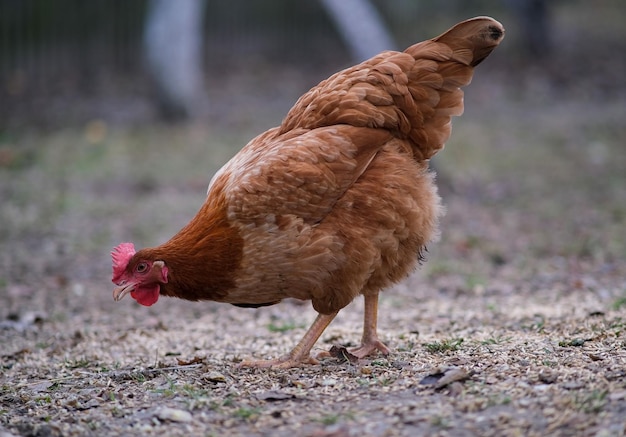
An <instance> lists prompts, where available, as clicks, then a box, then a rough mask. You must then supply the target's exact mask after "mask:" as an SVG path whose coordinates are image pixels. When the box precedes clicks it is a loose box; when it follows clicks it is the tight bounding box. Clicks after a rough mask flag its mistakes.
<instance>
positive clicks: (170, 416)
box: [154, 407, 193, 422]
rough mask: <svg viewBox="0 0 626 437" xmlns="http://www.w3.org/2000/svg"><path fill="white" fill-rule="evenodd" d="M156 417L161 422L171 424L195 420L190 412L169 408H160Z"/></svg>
mask: <svg viewBox="0 0 626 437" xmlns="http://www.w3.org/2000/svg"><path fill="white" fill-rule="evenodd" d="M154 415H155V416H156V417H157V418H159V419H160V420H169V421H171V422H191V420H192V419H193V417H192V416H191V414H190V413H189V412H188V411H185V410H178V409H176V408H169V407H161V408H159V409H158V410H157V411H156V412H155V414H154Z"/></svg>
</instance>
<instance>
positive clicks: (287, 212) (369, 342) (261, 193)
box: [112, 17, 504, 368]
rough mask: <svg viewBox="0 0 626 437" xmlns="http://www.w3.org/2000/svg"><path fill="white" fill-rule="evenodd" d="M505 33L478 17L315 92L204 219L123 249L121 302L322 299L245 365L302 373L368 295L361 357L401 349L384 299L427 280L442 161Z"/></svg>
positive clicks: (228, 179) (219, 184)
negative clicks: (424, 266) (466, 100)
mask: <svg viewBox="0 0 626 437" xmlns="http://www.w3.org/2000/svg"><path fill="white" fill-rule="evenodd" d="M503 37H504V28H503V27H502V25H501V24H500V23H498V22H497V21H495V20H493V19H492V18H489V17H477V18H473V19H470V20H467V21H463V22H461V23H459V24H457V25H456V26H454V27H452V28H451V29H450V30H448V31H447V32H445V33H444V34H442V35H441V36H439V37H437V38H434V39H432V40H428V41H424V42H422V43H418V44H416V45H413V46H411V47H409V48H408V49H407V50H405V51H404V52H393V51H390V52H383V53H381V54H379V55H377V56H375V57H373V58H371V59H369V60H367V61H365V62H363V63H361V64H359V65H356V66H354V67H351V68H348V69H346V70H343V71H340V72H338V73H336V74H334V75H333V76H331V77H330V78H329V79H327V80H325V81H323V82H321V83H320V84H319V85H317V86H315V87H314V88H312V89H311V90H310V91H308V92H307V93H306V94H304V95H303V96H302V97H301V98H300V99H299V100H298V101H297V102H296V104H295V105H294V107H293V108H292V109H291V110H290V111H289V113H288V114H287V116H286V118H285V119H284V121H283V123H282V124H281V125H280V126H278V127H276V128H273V129H270V130H268V131H267V132H265V133H263V134H261V135H259V136H258V137H256V138H254V139H253V140H252V141H250V142H249V143H248V144H247V145H246V146H245V147H244V148H243V149H242V150H241V151H240V152H239V153H238V154H237V155H235V156H234V157H233V158H232V159H231V160H230V161H229V162H228V163H227V164H226V165H224V167H223V168H222V169H221V170H219V171H218V172H217V173H216V174H215V176H214V177H213V179H212V180H211V182H210V184H209V188H208V193H207V197H206V200H205V202H204V204H203V205H202V207H201V208H200V210H199V212H198V213H197V214H196V216H195V217H194V218H193V219H192V220H191V221H190V222H189V224H187V225H186V226H185V227H184V228H183V229H181V230H180V231H179V232H178V233H177V234H176V235H174V236H173V237H172V238H171V239H170V240H169V241H167V242H166V243H164V244H162V245H160V246H157V247H153V248H146V249H142V250H139V251H137V252H135V248H134V246H133V244H132V243H122V244H120V245H118V246H117V247H116V248H115V249H114V250H113V252H112V258H113V282H114V283H115V284H116V285H117V287H116V288H115V289H114V291H113V297H114V299H115V300H116V301H119V300H120V299H122V298H123V297H124V296H126V295H128V294H130V295H131V296H132V297H133V298H134V299H135V300H136V301H137V302H138V303H140V304H141V305H152V304H154V303H155V302H156V301H157V300H158V299H159V297H160V296H172V297H178V298H181V299H187V300H191V301H200V300H212V301H217V302H225V303H230V304H233V305H237V306H241V307H261V306H266V305H274V304H277V303H279V302H280V301H281V300H283V299H285V298H296V299H301V300H310V301H312V305H313V308H314V309H315V311H317V313H318V316H317V318H316V319H315V321H314V322H313V324H312V326H311V327H310V328H309V330H308V331H307V332H306V334H305V335H304V337H303V338H302V340H301V341H300V342H299V343H298V344H297V345H296V346H295V347H294V348H293V349H292V350H291V352H290V353H288V354H287V355H285V356H283V357H280V358H276V359H270V360H260V361H244V362H243V363H242V365H244V366H257V367H270V366H276V367H282V368H288V367H294V366H300V365H302V364H304V363H317V362H318V361H317V359H316V358H313V357H312V356H311V355H310V352H311V349H312V347H313V345H314V344H315V343H316V341H317V340H318V338H319V337H320V335H321V334H322V332H323V331H324V329H325V328H326V327H327V326H328V325H329V324H330V322H331V321H332V320H333V319H334V318H335V316H336V315H337V313H338V312H339V311H340V310H341V309H342V308H344V307H345V306H346V305H348V304H349V303H350V302H351V301H352V300H353V299H354V298H355V297H357V296H359V295H363V296H364V308H365V309H364V326H363V336H362V344H361V346H360V347H357V348H355V349H353V350H351V353H352V354H354V355H356V356H357V357H359V358H362V357H365V356H368V355H370V354H374V353H376V352H380V353H382V354H388V353H389V352H390V350H389V348H387V346H385V345H384V344H383V343H382V342H381V341H380V340H379V338H378V335H377V327H376V324H377V314H378V295H379V292H380V291H381V290H383V289H385V288H387V287H389V286H390V285H392V284H394V283H397V282H398V281H400V280H401V279H403V278H405V277H406V276H407V275H408V274H409V273H410V272H411V271H413V270H414V268H415V267H416V266H417V264H418V262H419V261H420V260H421V254H422V251H423V250H424V248H425V246H426V244H427V243H429V242H430V241H432V240H433V239H434V238H435V237H436V236H437V235H438V219H439V216H440V215H441V212H442V208H441V206H440V198H439V196H438V194H437V189H436V186H435V183H434V176H433V174H432V172H431V171H430V170H429V169H428V162H429V159H430V158H431V157H432V156H433V155H434V154H435V153H437V151H439V150H440V149H441V148H443V145H444V143H445V142H446V141H447V139H448V138H449V136H450V130H451V122H450V119H451V116H456V115H460V114H461V113H462V112H463V92H462V91H461V90H460V87H461V86H464V85H467V84H469V82H470V81H471V78H472V74H473V70H474V67H475V66H476V65H478V64H479V63H480V62H481V61H483V60H484V59H485V58H486V57H487V56H488V55H489V54H490V53H491V51H492V50H493V49H494V48H495V47H496V46H497V45H498V44H499V43H500V41H501V40H502V38H503ZM322 355H323V354H322ZM318 358H319V356H318Z"/></svg>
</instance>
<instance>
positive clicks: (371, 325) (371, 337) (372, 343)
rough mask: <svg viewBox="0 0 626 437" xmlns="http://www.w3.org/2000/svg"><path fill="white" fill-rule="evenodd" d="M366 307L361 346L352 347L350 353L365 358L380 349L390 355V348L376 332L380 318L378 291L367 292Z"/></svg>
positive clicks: (384, 353)
mask: <svg viewBox="0 0 626 437" xmlns="http://www.w3.org/2000/svg"><path fill="white" fill-rule="evenodd" d="M364 298H365V309H364V311H363V313H364V317H363V338H362V339H361V346H359V347H357V348H354V349H351V350H350V353H351V354H352V355H354V356H356V357H358V358H364V357H366V356H368V355H370V354H371V353H372V352H374V351H379V352H380V353H382V354H383V355H388V354H389V352H391V351H390V350H389V348H388V347H387V346H385V345H384V344H383V342H382V341H380V340H379V339H378V334H377V333H376V323H377V320H378V292H377V293H374V294H366V295H365V296H364Z"/></svg>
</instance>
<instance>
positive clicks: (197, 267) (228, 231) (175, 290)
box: [150, 199, 243, 301]
mask: <svg viewBox="0 0 626 437" xmlns="http://www.w3.org/2000/svg"><path fill="white" fill-rule="evenodd" d="M150 250H151V251H152V256H153V257H154V259H161V260H163V261H164V262H165V265H166V266H167V267H168V271H169V277H168V282H167V283H165V284H161V295H163V296H172V297H178V298H181V299H186V300H194V301H197V300H217V301H220V300H223V298H224V297H225V296H226V295H227V294H228V291H229V290H231V289H233V288H235V272H236V270H237V269H238V267H239V264H240V261H241V257H242V251H243V240H242V239H241V237H240V235H239V232H238V231H237V229H236V228H234V227H233V226H231V225H230V223H229V222H228V218H227V217H226V207H225V202H223V201H214V200H211V199H208V200H207V202H206V203H205V204H204V205H203V206H202V208H201V209H200V211H198V213H197V214H196V216H195V217H194V218H193V219H192V220H191V221H190V222H189V224H187V226H185V227H184V228H183V229H181V230H180V231H179V232H178V234H176V235H175V236H174V237H172V239H171V240H170V241H168V242H167V243H165V244H163V245H161V246H158V247H155V248H153V249H150Z"/></svg>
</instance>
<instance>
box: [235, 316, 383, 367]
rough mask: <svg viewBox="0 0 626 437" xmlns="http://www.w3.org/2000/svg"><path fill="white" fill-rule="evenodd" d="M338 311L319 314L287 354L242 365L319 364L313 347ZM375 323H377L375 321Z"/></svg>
mask: <svg viewBox="0 0 626 437" xmlns="http://www.w3.org/2000/svg"><path fill="white" fill-rule="evenodd" d="M338 312H339V311H336V312H334V313H332V314H318V316H317V318H316V319H315V321H314V322H313V324H312V325H311V327H310V328H309V330H308V331H307V332H306V334H304V337H302V340H300V342H299V343H298V344H297V345H296V347H294V348H293V349H292V350H291V352H289V353H288V354H287V355H285V356H283V357H281V358H276V359H274V360H257V361H255V360H250V361H248V360H246V361H243V362H242V363H241V364H240V365H241V366H242V367H274V368H278V369H288V368H290V367H298V366H301V365H302V364H318V363H319V361H318V360H316V359H315V358H313V357H312V356H311V355H310V353H311V349H312V348H313V345H314V344H315V342H316V341H317V339H318V338H320V335H322V332H324V330H325V329H326V327H327V326H328V325H329V324H330V322H332V321H333V319H334V318H335V316H336V315H337V313H338ZM374 325H376V323H375V322H374ZM374 329H375V328H374Z"/></svg>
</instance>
